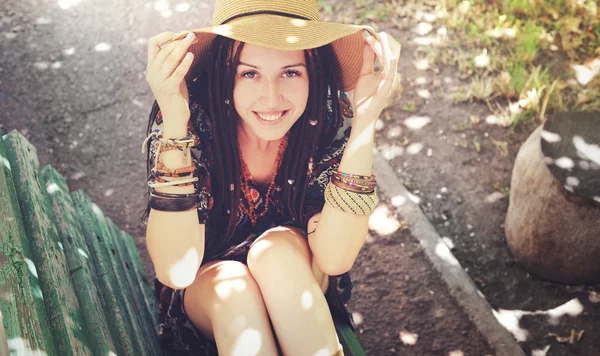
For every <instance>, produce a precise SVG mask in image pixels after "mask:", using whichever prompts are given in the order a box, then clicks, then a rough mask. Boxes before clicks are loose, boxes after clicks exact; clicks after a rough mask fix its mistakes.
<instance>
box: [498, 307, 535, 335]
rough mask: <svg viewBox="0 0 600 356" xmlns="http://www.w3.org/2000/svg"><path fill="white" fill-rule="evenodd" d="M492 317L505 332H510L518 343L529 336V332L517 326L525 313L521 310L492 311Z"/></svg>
mask: <svg viewBox="0 0 600 356" xmlns="http://www.w3.org/2000/svg"><path fill="white" fill-rule="evenodd" d="M492 312H493V313H494V316H495V317H496V319H497V320H498V322H499V323H500V325H502V326H503V327H504V328H505V329H506V330H508V331H510V332H511V333H512V334H513V336H514V337H515V339H516V340H517V341H519V342H524V341H526V340H527V337H528V336H529V332H528V331H527V330H525V329H523V328H521V327H520V326H519V320H520V319H521V317H523V315H524V314H525V313H526V312H524V311H522V310H504V309H499V310H498V311H496V310H493V309H492Z"/></svg>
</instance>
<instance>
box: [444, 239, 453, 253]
mask: <svg viewBox="0 0 600 356" xmlns="http://www.w3.org/2000/svg"><path fill="white" fill-rule="evenodd" d="M442 242H443V243H444V244H446V246H448V248H449V249H450V250H452V249H453V248H454V242H452V239H450V238H449V237H448V236H444V237H442Z"/></svg>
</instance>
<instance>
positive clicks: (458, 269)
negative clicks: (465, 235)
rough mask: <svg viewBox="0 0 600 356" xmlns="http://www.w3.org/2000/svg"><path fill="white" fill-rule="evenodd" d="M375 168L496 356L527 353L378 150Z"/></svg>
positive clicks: (386, 191) (383, 189) (382, 185)
mask: <svg viewBox="0 0 600 356" xmlns="http://www.w3.org/2000/svg"><path fill="white" fill-rule="evenodd" d="M373 171H374V172H375V174H376V175H377V183H378V188H379V190H380V191H381V192H382V193H383V194H384V195H386V196H388V197H390V198H393V200H392V204H393V205H394V207H395V210H396V211H397V212H398V214H400V215H402V216H403V217H404V218H405V219H406V223H407V224H408V226H409V227H410V230H411V232H412V235H413V236H414V237H416V238H417V239H418V240H419V242H420V244H421V246H422V247H423V249H424V251H425V254H426V256H427V257H428V258H429V260H430V261H431V263H432V264H433V265H434V266H435V268H436V269H437V270H438V272H439V273H440V274H441V276H442V279H443V280H444V282H445V283H446V285H447V286H448V289H449V290H450V294H451V295H452V296H453V297H454V298H455V299H456V301H457V302H458V304H459V305H460V306H461V307H462V308H463V309H464V310H465V311H466V312H467V314H468V315H469V318H470V319H471V321H473V323H474V324H475V327H476V328H477V329H478V330H479V331H480V332H481V334H482V335H483V336H484V337H485V338H486V339H487V341H488V343H489V344H490V346H491V347H492V348H493V349H494V350H495V351H496V356H525V353H524V352H523V350H522V349H521V348H520V347H519V345H518V344H517V341H516V340H515V339H514V337H513V336H512V334H511V333H510V332H509V331H508V330H506V329H505V328H504V327H502V326H501V325H500V324H499V323H498V321H497V320H496V317H495V316H494V314H493V313H492V307H491V306H490V305H489V304H488V302H487V301H486V300H485V297H484V296H483V294H482V293H481V292H480V291H479V290H478V289H477V287H476V286H475V284H474V283H473V281H472V280H471V278H470V277H469V275H468V274H467V273H466V272H465V271H464V270H463V268H462V266H461V265H460V263H459V262H458V260H457V259H456V258H455V257H454V255H452V252H450V249H449V248H448V247H447V246H446V244H445V243H444V242H443V241H442V239H441V237H440V235H439V234H438V232H437V231H436V229H435V227H433V225H432V224H431V223H430V222H429V220H428V219H427V217H426V216H425V214H424V213H423V212H422V211H421V208H419V206H418V205H417V204H415V203H414V202H413V201H412V200H411V199H410V193H409V192H408V190H406V188H405V187H404V185H403V184H402V182H400V180H399V179H398V177H397V176H396V173H395V172H394V170H393V169H392V167H390V165H389V164H388V163H387V162H386V161H385V160H384V159H383V158H382V157H381V155H380V154H379V153H378V152H376V153H374V154H373Z"/></svg>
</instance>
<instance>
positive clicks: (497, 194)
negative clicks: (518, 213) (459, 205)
mask: <svg viewBox="0 0 600 356" xmlns="http://www.w3.org/2000/svg"><path fill="white" fill-rule="evenodd" d="M505 196H506V195H504V194H503V193H501V192H493V193H492V194H489V195H488V196H487V197H485V199H484V201H485V202H486V203H488V204H493V203H495V202H497V201H499V200H501V199H503V198H504V197H505Z"/></svg>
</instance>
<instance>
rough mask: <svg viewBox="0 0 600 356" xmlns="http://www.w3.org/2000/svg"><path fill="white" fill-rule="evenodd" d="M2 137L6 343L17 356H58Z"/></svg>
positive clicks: (0, 227) (0, 289)
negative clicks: (38, 354)
mask: <svg viewBox="0 0 600 356" xmlns="http://www.w3.org/2000/svg"><path fill="white" fill-rule="evenodd" d="M2 136H3V135H2V131H1V130H0V192H2V194H0V295H2V296H3V297H2V298H0V312H1V313H2V324H3V326H4V328H5V332H6V339H7V340H6V341H7V344H8V342H10V351H11V352H13V353H15V354H17V355H33V353H34V352H38V351H43V352H45V353H46V354H47V355H48V356H53V355H58V353H57V351H56V347H55V346H54V341H53V339H52V335H51V333H50V323H49V321H48V317H47V315H46V310H45V306H44V301H43V299H42V292H41V289H40V285H39V280H38V279H37V271H36V269H35V264H34V263H33V260H32V257H31V250H30V248H29V243H28V241H27V233H26V232H25V227H24V225H23V219H22V216H21V209H20V207H19V203H18V200H17V192H16V190H15V186H14V183H13V178H12V173H11V164H10V163H9V161H8V159H7V157H6V149H5V147H4V140H3V139H2V138H3V137H2ZM7 344H6V345H3V346H0V350H2V349H6V348H8V345H7Z"/></svg>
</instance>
